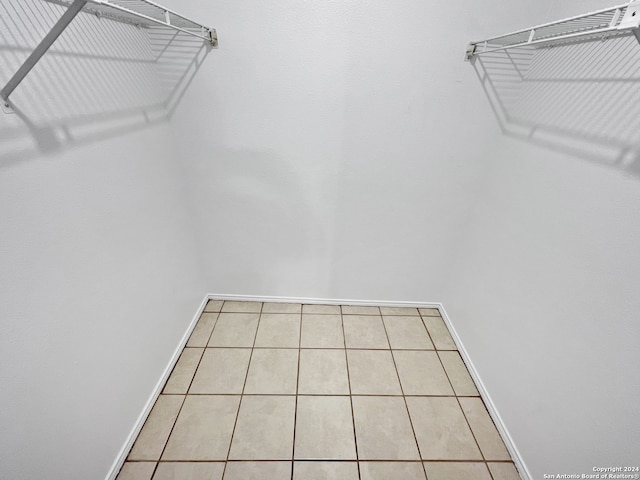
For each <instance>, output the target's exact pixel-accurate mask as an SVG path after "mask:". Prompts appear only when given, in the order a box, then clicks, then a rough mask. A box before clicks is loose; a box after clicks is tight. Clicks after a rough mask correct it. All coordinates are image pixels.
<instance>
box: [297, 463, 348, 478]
mask: <svg viewBox="0 0 640 480" xmlns="http://www.w3.org/2000/svg"><path fill="white" fill-rule="evenodd" d="M293 480H359V477H358V464H357V462H294V463H293Z"/></svg>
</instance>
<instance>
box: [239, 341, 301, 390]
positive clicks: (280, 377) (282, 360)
mask: <svg viewBox="0 0 640 480" xmlns="http://www.w3.org/2000/svg"><path fill="white" fill-rule="evenodd" d="M297 379H298V350H291V349H276V348H266V349H258V350H254V351H253V355H252V356H251V362H250V364H249V374H248V376H247V384H246V386H245V389H244V393H245V394H285V395H295V393H296V383H297Z"/></svg>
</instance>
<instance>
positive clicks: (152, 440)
mask: <svg viewBox="0 0 640 480" xmlns="http://www.w3.org/2000/svg"><path fill="white" fill-rule="evenodd" d="M183 401H184V396H183V395H160V396H159V397H158V400H156V404H155V405H154V406H153V409H151V413H150V414H149V417H148V418H147V421H146V422H144V426H143V427H142V430H141V431H140V434H139V435H138V438H137V439H136V442H135V443H134V444H133V448H132V449H131V452H130V453H129V458H128V459H129V460H158V459H159V458H160V455H161V454H162V449H163V448H164V445H165V443H167V438H169V433H171V429H172V428H173V424H174V423H175V421H176V418H177V417H178V412H179V411H180V407H182V402H183Z"/></svg>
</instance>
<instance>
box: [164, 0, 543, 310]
mask: <svg viewBox="0 0 640 480" xmlns="http://www.w3.org/2000/svg"><path fill="white" fill-rule="evenodd" d="M166 4H167V6H169V7H174V8H176V9H177V8H179V9H180V11H181V12H183V13H185V14H188V15H191V16H192V17H194V18H198V19H200V20H201V21H203V22H206V23H209V24H211V25H213V26H215V27H216V28H217V30H218V33H219V37H220V49H219V50H216V51H214V52H213V53H212V54H211V55H210V57H209V59H208V61H207V62H206V64H205V65H204V66H203V67H202V69H201V71H200V74H199V75H198V76H197V77H196V78H195V79H194V82H193V84H192V85H191V88H190V89H189V91H188V92H187V94H186V95H185V97H184V100H183V102H182V104H181V106H180V108H179V109H178V111H177V114H176V117H175V118H174V122H173V125H174V129H175V131H176V137H177V138H178V140H179V142H180V151H181V154H182V155H183V156H184V158H185V159H188V162H187V168H189V169H190V178H191V181H192V185H193V189H192V204H193V208H194V210H195V211H196V212H197V215H198V218H199V220H200V221H199V224H200V225H201V233H200V245H201V248H202V250H203V251H204V252H206V257H205V265H206V270H207V274H208V283H207V285H208V288H209V290H210V291H212V292H217V293H242V294H262V295H285V296H308V297H309V296H310V297H331V298H369V299H394V300H416V299H418V300H434V301H437V300H439V299H440V298H441V297H442V294H443V282H442V277H443V275H444V274H445V272H446V270H447V268H448V265H449V264H450V262H451V260H452V258H454V257H455V256H457V255H458V252H457V250H456V249H455V248H454V247H455V244H456V239H457V238H458V237H459V236H460V235H461V234H462V233H463V231H464V229H465V228H466V227H465V226H466V224H467V214H468V212H469V209H470V206H471V205H472V204H473V199H474V196H475V192H476V189H477V188H478V186H479V185H477V184H476V179H477V178H478V172H479V171H480V170H481V169H483V168H484V167H483V152H484V151H486V149H487V148H488V146H489V145H490V144H491V142H493V141H494V139H495V138H496V126H495V124H494V123H493V122H492V121H484V122H482V123H478V122H477V117H476V115H478V114H481V113H483V114H484V115H485V117H486V116H488V115H489V112H490V110H489V107H488V105H487V104H486V100H485V99H484V98H483V96H482V95H480V94H479V92H478V85H477V81H476V78H475V73H474V72H473V70H472V69H471V68H470V67H469V65H468V64H466V63H465V62H463V60H462V59H463V56H464V51H465V48H466V44H467V42H468V41H470V40H471V38H470V37H471V36H472V33H474V32H475V34H477V35H481V34H489V33H490V32H491V31H500V30H502V29H503V28H504V27H505V25H506V26H509V25H510V24H511V23H512V22H513V21H518V22H520V23H521V22H522V18H521V16H522V15H525V14H526V15H528V16H529V19H530V20H535V19H538V21H541V20H542V19H543V18H544V17H545V15H544V8H543V7H542V6H541V5H540V4H539V3H538V4H533V3H531V2H520V3H519V4H518V5H517V7H516V6H514V7H513V8H511V9H509V10H506V9H504V8H501V9H500V10H499V9H498V6H499V5H500V6H501V5H502V4H501V3H500V2H498V1H494V2H488V3H487V10H486V11H484V12H483V11H479V10H478V8H476V7H475V5H472V4H471V3H469V4H468V5H463V4H459V3H458V4H450V3H446V4H445V3H438V2H424V1H418V0H406V1H401V2H386V1H366V2H365V1H360V2H324V1H309V2H299V1H279V2H259V3H256V2H250V1H237V0H233V1H232V0H229V1H224V0H223V1H218V2H214V3H211V2H208V1H199V0H190V1H187V2H185V1H178V0H174V1H169V2H166ZM492 7H493V8H492ZM495 11H502V12H503V13H502V14H498V15H496V13H495ZM454 19H455V20H454Z"/></svg>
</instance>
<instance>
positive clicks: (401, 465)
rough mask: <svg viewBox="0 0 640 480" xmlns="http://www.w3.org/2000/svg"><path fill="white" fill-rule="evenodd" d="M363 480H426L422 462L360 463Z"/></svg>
mask: <svg viewBox="0 0 640 480" xmlns="http://www.w3.org/2000/svg"><path fill="white" fill-rule="evenodd" d="M360 478H361V479H362V480H399V479H402V480H426V477H425V476H424V469H423V468H422V463H420V462H360Z"/></svg>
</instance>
